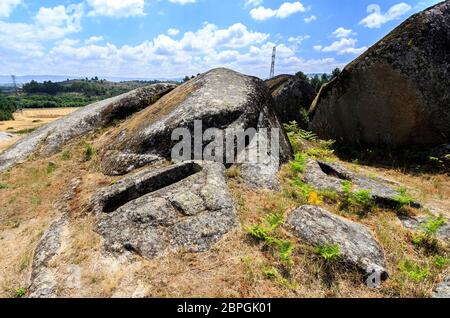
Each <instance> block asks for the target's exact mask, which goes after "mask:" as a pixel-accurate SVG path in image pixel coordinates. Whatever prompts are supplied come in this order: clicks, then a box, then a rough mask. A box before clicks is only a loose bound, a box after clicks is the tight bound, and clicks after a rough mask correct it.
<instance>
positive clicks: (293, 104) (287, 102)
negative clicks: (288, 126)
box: [266, 75, 316, 126]
mask: <svg viewBox="0 0 450 318" xmlns="http://www.w3.org/2000/svg"><path fill="white" fill-rule="evenodd" d="M266 85H267V86H268V87H269V90H270V93H271V94H272V97H273V100H274V102H275V112H276V113H277V115H278V117H279V118H280V119H281V121H282V122H283V123H288V122H290V121H293V120H295V121H296V122H297V123H298V124H300V125H301V126H305V125H307V123H306V122H305V120H304V117H302V115H301V110H304V111H306V112H307V111H308V110H309V107H310V106H311V103H312V101H313V99H314V97H315V96H316V92H315V90H314V87H313V86H312V85H311V84H310V83H308V82H307V81H306V80H304V79H303V78H300V77H298V76H292V75H279V76H276V77H274V78H272V79H270V80H267V81H266Z"/></svg>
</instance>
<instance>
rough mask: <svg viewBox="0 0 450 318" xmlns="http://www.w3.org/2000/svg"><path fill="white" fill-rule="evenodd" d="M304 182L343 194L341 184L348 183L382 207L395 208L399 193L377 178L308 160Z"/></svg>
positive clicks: (412, 204)
mask: <svg viewBox="0 0 450 318" xmlns="http://www.w3.org/2000/svg"><path fill="white" fill-rule="evenodd" d="M303 178H304V181H305V182H306V183H308V184H310V185H312V186H314V187H315V188H316V189H318V190H331V191H336V192H337V193H340V194H342V193H343V183H344V182H345V181H349V182H351V184H352V187H353V189H352V191H359V190H366V191H369V192H370V196H371V197H372V198H373V199H374V201H375V202H376V203H377V204H379V205H382V206H387V207H395V206H397V204H398V202H397V197H398V196H399V195H400V193H399V192H398V191H397V190H395V189H393V188H392V187H391V186H389V185H387V184H386V182H385V181H383V180H379V179H377V178H370V177H367V176H364V175H361V174H358V173H355V172H353V171H350V170H348V169H346V168H344V167H343V166H341V165H339V164H337V163H331V162H325V161H317V160H311V159H310V160H308V162H307V164H306V169H305V173H304V175H303ZM410 205H411V206H413V207H415V208H420V207H421V204H420V203H418V202H411V203H410Z"/></svg>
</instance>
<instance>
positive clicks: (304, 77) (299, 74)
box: [295, 71, 309, 82]
mask: <svg viewBox="0 0 450 318" xmlns="http://www.w3.org/2000/svg"><path fill="white" fill-rule="evenodd" d="M295 76H297V77H299V78H301V79H303V80H304V81H307V82H308V81H309V79H308V76H306V75H305V73H303V72H302V71H299V72H297V73H296V74H295Z"/></svg>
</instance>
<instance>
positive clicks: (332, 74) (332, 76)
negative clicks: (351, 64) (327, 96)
mask: <svg viewBox="0 0 450 318" xmlns="http://www.w3.org/2000/svg"><path fill="white" fill-rule="evenodd" d="M339 74H341V69H340V68H335V69H334V70H333V73H331V78H335V77H338V76H339Z"/></svg>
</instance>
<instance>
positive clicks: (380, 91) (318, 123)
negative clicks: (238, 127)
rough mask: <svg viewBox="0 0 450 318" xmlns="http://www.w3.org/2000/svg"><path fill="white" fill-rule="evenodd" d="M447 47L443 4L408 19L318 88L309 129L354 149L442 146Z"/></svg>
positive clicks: (448, 111)
mask: <svg viewBox="0 0 450 318" xmlns="http://www.w3.org/2000/svg"><path fill="white" fill-rule="evenodd" d="M449 47H450V1H449V0H447V1H444V2H442V3H440V4H437V5H435V6H433V7H431V8H429V9H427V10H425V11H423V12H421V13H418V14H416V15H414V16H412V17H411V18H409V19H408V20H407V21H405V22H404V23H403V24H401V25H400V26H399V27H398V28H396V29H395V30H394V31H392V32H391V33H390V34H388V35H387V36H386V37H385V38H383V39H382V40H381V41H379V42H378V43H377V44H375V45H374V46H373V47H371V48H370V49H369V50H368V51H367V52H365V53H364V54H362V55H361V56H360V57H359V58H358V59H356V60H355V61H353V62H352V63H350V64H349V65H347V66H346V67H345V69H344V70H343V72H342V73H341V74H340V75H339V77H338V78H335V79H334V80H332V81H331V82H330V83H328V84H327V85H325V86H324V87H322V89H321V90H320V92H319V94H318V96H317V97H316V99H315V101H314V102H313V104H312V107H311V110H310V112H311V114H312V115H313V121H312V123H311V125H310V128H311V129H312V130H313V131H314V132H315V133H317V134H318V135H319V136H320V137H322V138H325V139H329V138H331V139H335V140H338V141H339V140H342V141H346V142H353V143H360V142H361V143H369V144H381V145H385V144H387V145H393V146H401V145H408V146H410V145H421V146H424V145H433V144H440V143H445V142H447V143H448V141H449V138H450V90H449V89H448V88H449V87H450V54H449Z"/></svg>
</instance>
